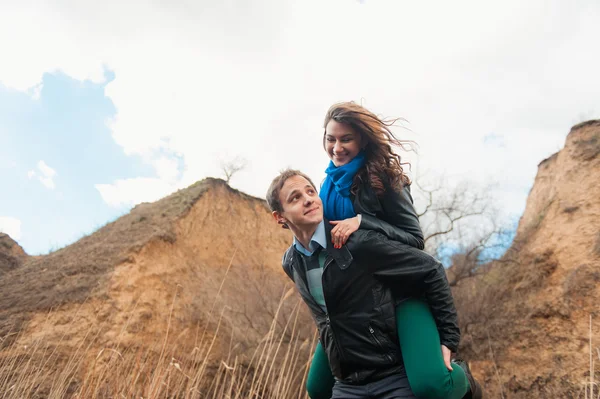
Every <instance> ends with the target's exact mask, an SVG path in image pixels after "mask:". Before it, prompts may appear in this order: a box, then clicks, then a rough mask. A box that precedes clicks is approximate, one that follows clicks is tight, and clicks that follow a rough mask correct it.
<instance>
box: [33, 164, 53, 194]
mask: <svg viewBox="0 0 600 399" xmlns="http://www.w3.org/2000/svg"><path fill="white" fill-rule="evenodd" d="M37 168H38V170H37V172H36V171H35V170H30V171H29V172H27V177H28V178H29V179H33V178H34V177H36V176H37V178H38V180H39V181H40V182H41V183H42V184H43V185H44V186H46V188H49V189H50V190H54V188H55V187H56V186H55V184H54V176H56V171H55V170H54V169H52V168H51V167H50V166H48V165H47V164H46V162H44V161H43V160H40V161H38V163H37ZM38 173H39V174H38Z"/></svg>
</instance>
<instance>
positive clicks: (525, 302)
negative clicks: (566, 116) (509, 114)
mask: <svg viewBox="0 0 600 399" xmlns="http://www.w3.org/2000/svg"><path fill="white" fill-rule="evenodd" d="M599 155H600V121H589V122H585V123H582V124H579V125H577V126H574V127H573V128H572V130H571V132H570V133H569V135H568V137H567V140H566V143H565V147H564V149H562V150H561V151H559V152H558V153H556V154H554V155H553V156H551V157H550V158H548V159H546V160H544V161H542V162H541V163H540V164H539V168H538V174H537V177H536V179H535V183H534V185H533V188H532V190H531V192H530V195H529V197H528V200H527V205H526V209H525V212H524V214H523V216H522V217H521V220H520V222H519V226H518V230H517V236H516V238H515V241H514V244H513V246H512V248H511V249H510V250H509V251H508V252H507V255H506V256H505V257H504V258H503V259H502V260H501V261H500V262H497V263H495V264H493V265H491V266H488V267H490V271H489V272H488V273H487V274H486V275H485V276H484V277H483V278H480V279H478V280H476V281H474V282H465V283H464V284H462V285H461V286H460V287H458V289H457V290H456V296H457V302H458V303H459V305H460V306H462V309H459V310H460V311H461V312H462V315H461V319H462V320H461V322H462V325H463V330H464V331H463V333H464V339H463V351H464V352H465V353H466V354H467V355H468V356H469V357H471V358H472V359H474V360H475V361H474V362H473V367H474V369H475V370H476V374H478V375H479V376H480V377H481V378H482V379H483V380H484V381H485V384H486V386H487V389H488V392H489V393H490V394H491V397H501V395H504V397H507V398H537V397H539V398H559V397H560V398H571V397H573V398H575V397H578V395H579V394H581V395H583V392H582V391H581V390H582V387H583V384H584V382H585V381H589V374H590V372H589V370H590V367H589V365H590V355H589V350H590V347H589V335H590V334H589V329H590V316H593V334H594V340H595V341H594V343H593V344H592V348H593V357H594V359H595V362H596V363H598V362H600V358H599V357H598V353H596V348H597V347H599V346H600V345H599V342H600V341H599V339H600V314H599V312H598V310H599V308H598V305H599V304H600V288H599V287H600V284H599V283H600V156H599ZM599 377H600V368H598V367H596V375H595V378H594V380H596V381H597V380H598V378H599ZM582 397H583V396H582Z"/></svg>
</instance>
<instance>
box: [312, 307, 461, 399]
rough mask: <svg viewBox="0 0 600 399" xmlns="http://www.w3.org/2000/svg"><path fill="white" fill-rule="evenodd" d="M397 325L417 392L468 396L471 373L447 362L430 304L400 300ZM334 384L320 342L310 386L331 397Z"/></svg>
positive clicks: (317, 395) (318, 396) (430, 397)
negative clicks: (447, 365)
mask: <svg viewBox="0 0 600 399" xmlns="http://www.w3.org/2000/svg"><path fill="white" fill-rule="evenodd" d="M396 325H397V328H398V339H399V341H400V348H401V350H402V359H403V360H404V367H405V368H406V374H407V376H408V381H409V383H410V387H411V389H412V391H413V393H414V394H415V396H417V397H418V398H423V399H434V398H435V399H460V398H462V397H463V396H465V394H466V393H467V391H468V390H469V382H468V381H467V376H466V375H465V372H464V370H463V369H462V368H461V367H460V366H459V365H457V364H455V363H453V364H452V368H453V370H452V371H448V369H447V368H446V366H445V365H444V359H443V357H442V350H441V347H440V335H439V333H438V330H437V326H436V325H435V321H434V319H433V316H432V315H431V311H430V310H429V306H428V305H427V304H426V303H425V302H423V301H421V300H418V299H409V300H406V301H404V302H402V303H400V304H399V305H398V306H397V307H396ZM333 384H334V379H333V375H332V374H331V369H330V368H329V361H328V360H327V355H326V353H325V350H324V349H323V347H322V346H321V343H318V344H317V348H316V350H315V354H314V356H313V360H312V363H311V366H310V370H309V371H308V379H307V381H306V390H307V391H308V395H309V396H310V397H311V399H329V398H331V389H332V387H333Z"/></svg>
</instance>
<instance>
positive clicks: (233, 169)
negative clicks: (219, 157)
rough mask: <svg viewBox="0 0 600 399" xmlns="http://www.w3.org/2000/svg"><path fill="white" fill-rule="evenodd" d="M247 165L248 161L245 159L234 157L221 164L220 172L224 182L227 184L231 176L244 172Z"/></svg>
mask: <svg viewBox="0 0 600 399" xmlns="http://www.w3.org/2000/svg"><path fill="white" fill-rule="evenodd" d="M247 165H248V161H247V160H246V159H245V158H242V157H239V156H236V157H235V158H233V159H232V160H229V161H226V162H221V170H222V171H223V174H224V175H225V182H226V183H227V184H229V182H230V181H231V178H232V177H233V175H235V174H236V173H237V172H239V171H241V170H244V169H245V168H246V166H247Z"/></svg>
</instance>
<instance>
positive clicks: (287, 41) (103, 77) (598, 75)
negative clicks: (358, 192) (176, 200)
mask: <svg viewBox="0 0 600 399" xmlns="http://www.w3.org/2000/svg"><path fill="white" fill-rule="evenodd" d="M599 20H600V3H598V2H597V1H595V0H577V1H573V2H565V1H551V0H544V1H538V0H531V1H527V2H523V1H513V0H508V1H496V2H482V1H462V2H461V1H459V2H441V1H440V2H406V1H398V0H390V1H378V0H361V1H357V0H344V1H325V0H302V1H291V0H265V1H262V0H256V1H240V0H223V1H204V0H199V1H189V0H185V1H181V0H179V1H162V0H155V1H133V0H132V1H126V2H123V1H113V0H106V1H103V2H98V1H94V2H91V1H72V0H55V1H35V0H29V1H27V0H25V1H21V2H11V1H4V0H0V38H1V39H0V57H1V58H0V59H1V61H0V187H1V190H2V191H1V193H2V194H1V195H0V230H2V231H5V232H8V233H9V234H11V236H13V237H14V238H16V239H17V240H18V241H19V242H20V243H21V244H22V245H23V247H24V248H25V250H26V251H27V252H28V253H30V254H38V253H47V252H48V251H50V250H52V249H55V248H58V247H61V246H64V245H66V244H68V243H71V242H73V241H74V240H76V239H78V238H79V237H81V236H82V235H83V234H86V233H89V232H91V231H93V230H94V229H96V228H98V227H99V226H101V225H103V224H104V223H106V222H108V221H110V220H114V219H115V218H116V217H118V216H119V215H122V214H123V213H125V212H127V211H128V210H129V209H131V207H132V206H133V205H134V204H136V203H139V202H142V201H154V200H156V199H158V198H160V197H162V196H164V195H166V194H168V193H170V192H172V191H174V190H176V189H178V188H182V187H186V186H188V185H189V184H191V183H193V182H195V181H197V180H200V179H202V178H204V177H206V176H217V177H219V176H222V172H221V170H220V165H221V163H222V162H224V161H228V160H231V159H233V158H235V157H236V156H237V157H243V158H245V159H247V161H248V163H247V167H246V168H245V170H243V171H242V172H240V173H239V174H237V175H236V176H234V178H233V179H232V186H234V187H236V188H238V189H241V190H243V191H245V192H247V193H249V194H252V195H256V196H260V197H263V196H264V193H265V190H266V188H267V186H268V184H269V182H270V180H271V179H272V177H273V176H274V175H275V174H276V173H277V172H278V171H279V170H280V169H282V168H284V167H287V166H291V167H294V168H300V169H302V170H304V171H306V172H307V173H308V174H310V175H311V176H313V177H314V178H315V179H316V180H320V179H321V178H322V177H323V170H324V169H325V167H326V166H327V161H328V159H327V157H326V155H325V153H324V152H323V150H322V147H321V138H322V126H321V125H322V120H323V116H324V114H325V111H326V110H327V108H328V107H329V106H330V105H331V104H332V103H334V102H337V101H344V100H354V101H358V102H362V103H363V104H364V105H366V106H367V107H368V108H370V109H371V110H373V111H374V112H376V113H378V114H380V115H383V116H394V117H403V118H405V119H406V120H407V122H406V123H404V128H398V129H397V130H396V133H398V135H399V136H400V137H402V138H408V139H412V140H415V141H416V142H417V143H418V144H419V153H418V155H414V154H408V155H406V159H408V160H410V161H411V162H412V165H413V167H412V174H413V176H415V175H426V176H430V177H431V176H439V175H442V174H443V175H444V176H445V179H446V181H447V182H448V185H451V184H453V183H452V182H455V181H459V180H463V179H469V180H472V181H474V182H479V183H482V184H483V183H487V182H493V183H495V184H496V187H497V188H496V191H495V195H496V197H497V198H498V199H499V200H500V203H501V204H502V206H503V211H504V213H505V215H507V216H506V217H513V218H514V217H518V216H519V215H520V214H521V213H522V211H523V209H524V206H525V200H526V197H527V193H528V191H529V189H530V188H531V185H532V183H533V179H534V177H535V173H536V170H537V164H538V163H539V162H540V161H541V160H542V159H544V158H546V157H547V156H549V155H551V154H552V153H554V152H556V151H558V150H559V149H560V148H561V147H562V146H563V144H564V140H565V138H566V135H567V133H568V131H569V129H570V127H571V126H572V125H574V124H575V123H578V122H581V121H583V120H587V119H593V118H600V72H598V71H600V53H599V52H598V51H597V49H598V38H600V24H598V21H599ZM403 155H404V154H403Z"/></svg>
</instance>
